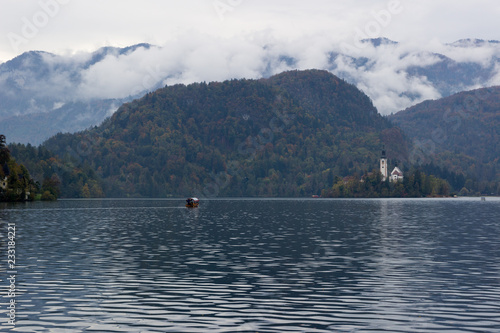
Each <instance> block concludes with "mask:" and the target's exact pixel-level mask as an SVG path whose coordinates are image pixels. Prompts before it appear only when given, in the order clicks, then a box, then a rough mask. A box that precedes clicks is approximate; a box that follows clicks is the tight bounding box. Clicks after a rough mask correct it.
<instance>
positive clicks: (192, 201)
mask: <svg viewBox="0 0 500 333" xmlns="http://www.w3.org/2000/svg"><path fill="white" fill-rule="evenodd" d="M199 205H200V200H199V199H198V198H187V199H186V207H187V208H196V207H198V206H199Z"/></svg>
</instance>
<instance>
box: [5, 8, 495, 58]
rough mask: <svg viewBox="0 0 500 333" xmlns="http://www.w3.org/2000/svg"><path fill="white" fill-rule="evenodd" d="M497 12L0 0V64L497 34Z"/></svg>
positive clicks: (444, 39)
mask: <svg viewBox="0 0 500 333" xmlns="http://www.w3.org/2000/svg"><path fill="white" fill-rule="evenodd" d="M499 17H500V2H499V1H498V0H418V1H417V0H308V1H303V0H301V1H299V0H265V1H264V0H182V1H180V0H176V1H174V0H141V1H138V0H136V1H132V0H0V62H4V61H7V60H9V59H12V58H13V57H15V56H17V55H19V54H21V53H23V52H25V51H30V50H43V51H48V52H52V53H57V54H67V53H70V54H72V53H75V52H78V51H94V50H96V49H98V48H99V47H102V46H119V47H123V46H129V45H133V44H137V43H143V42H146V43H151V44H155V45H159V46H163V45H167V44H168V45H175V43H172V41H182V40H189V39H204V38H210V39H212V38H214V37H215V39H213V40H219V41H221V42H223V41H224V40H235V39H238V38H241V39H246V40H248V39H252V40H256V41H258V42H260V43H262V44H266V43H272V41H275V40H280V41H283V40H286V41H288V42H293V41H294V40H297V41H301V43H303V41H304V40H315V39H317V38H319V37H321V38H323V39H326V40H328V41H331V42H335V41H346V40H347V41H354V40H356V39H362V38H366V37H370V38H374V37H379V36H384V37H388V38H390V39H392V40H396V41H400V42H406V43H430V42H432V41H439V42H442V43H450V42H454V41H456V40H459V39H463V38H480V39H495V40H499V39H500V29H499V28H500V23H499V22H500V21H499ZM214 47H217V46H216V45H215V46H214ZM304 47H305V48H306V47H307V45H304Z"/></svg>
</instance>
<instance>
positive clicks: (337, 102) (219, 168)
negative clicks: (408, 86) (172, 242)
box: [45, 70, 409, 197]
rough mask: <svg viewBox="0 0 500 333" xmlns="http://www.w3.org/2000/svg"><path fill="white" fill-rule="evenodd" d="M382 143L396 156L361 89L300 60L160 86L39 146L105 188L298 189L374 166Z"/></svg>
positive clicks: (242, 192) (123, 192) (145, 191)
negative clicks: (82, 168) (265, 71)
mask: <svg viewBox="0 0 500 333" xmlns="http://www.w3.org/2000/svg"><path fill="white" fill-rule="evenodd" d="M383 144H385V145H386V146H387V151H388V153H389V154H392V156H390V157H392V159H393V160H399V161H400V162H402V163H404V162H405V161H406V159H407V157H408V147H409V143H408V140H407V139H406V138H405V137H404V135H402V133H401V132H400V130H399V129H397V128H395V127H393V126H392V125H391V124H390V122H389V121H388V120H386V119H385V118H383V117H382V116H380V115H379V114H378V113H377V111H376V109H375V108H374V106H373V105H372V103H371V101H370V99H369V98H368V97H367V96H366V95H365V94H363V93H362V92H361V91H359V90H358V89H357V88H356V87H354V86H352V85H350V84H347V83H346V82H345V81H343V80H341V79H339V78H337V77H336V76H334V75H332V74H330V73H328V72H326V71H319V70H309V71H292V72H286V73H283V74H280V75H277V76H274V77H271V78H270V79H261V80H231V81H225V82H213V83H208V84H207V83H196V84H191V85H188V86H185V85H175V86H169V87H165V88H163V89H160V90H157V91H155V92H153V93H149V94H147V95H146V96H144V97H143V98H141V99H139V100H135V101H133V102H131V103H127V104H124V105H123V106H122V107H121V108H120V109H119V110H118V111H117V112H116V113H115V114H114V115H113V116H112V117H111V118H110V119H108V120H107V121H105V122H104V123H103V124H102V125H101V126H99V127H95V128H93V129H90V130H87V131H84V132H80V133H77V134H59V135H56V136H55V137H53V138H51V139H50V140H48V141H47V142H46V143H45V147H46V148H47V149H49V150H51V151H52V152H55V153H56V154H58V155H59V157H60V158H64V156H65V155H66V156H68V155H69V156H70V157H73V158H77V159H79V160H80V161H81V163H82V164H83V165H86V166H88V167H90V168H92V169H94V170H96V172H97V174H98V175H99V176H100V177H101V179H102V181H103V189H104V192H105V194H106V196H108V197H127V196H145V197H165V196H179V195H182V196H185V195H192V194H198V195H219V196H304V195H307V196H308V195H311V194H318V193H320V191H321V190H322V189H324V188H327V187H330V186H332V185H333V183H334V180H335V176H345V175H350V174H355V173H359V174H361V173H363V172H365V171H366V170H371V169H373V168H374V167H376V166H377V165H378V158H379V152H380V148H381V146H382V145H383ZM72 155H73V156H72Z"/></svg>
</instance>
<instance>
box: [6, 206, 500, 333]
mask: <svg viewBox="0 0 500 333" xmlns="http://www.w3.org/2000/svg"><path fill="white" fill-rule="evenodd" d="M183 204H184V203H183V200H80V201H59V202H55V203H30V204H15V205H14V204H13V205H6V204H4V205H2V206H0V230H1V232H0V235H1V238H0V249H1V250H0V251H1V252H0V254H1V262H0V276H1V279H2V281H1V284H2V286H1V289H0V296H1V297H0V302H1V304H0V331H2V330H3V331H9V330H12V331H14V332H261V333H262V332H369V331H370V332H500V200H499V199H490V198H488V199H487V201H486V202H481V201H480V199H436V200H434V199H432V200H431V199H425V200H323V199H317V200H210V201H203V202H202V203H201V206H200V208H198V209H191V210H188V209H186V208H184V207H183ZM8 223H13V224H15V226H16V241H17V242H16V263H17V275H16V288H17V289H18V290H17V293H16V303H17V306H16V326H15V327H13V326H7V312H8V305H7V302H8V301H9V299H8V298H7V289H8V287H7V286H8V282H7V271H8V269H7V255H6V249H7V237H6V234H7V224H8Z"/></svg>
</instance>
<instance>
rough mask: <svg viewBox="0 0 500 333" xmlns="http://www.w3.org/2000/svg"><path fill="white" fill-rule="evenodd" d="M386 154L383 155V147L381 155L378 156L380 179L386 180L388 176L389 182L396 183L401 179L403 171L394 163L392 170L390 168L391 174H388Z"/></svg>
mask: <svg viewBox="0 0 500 333" xmlns="http://www.w3.org/2000/svg"><path fill="white" fill-rule="evenodd" d="M388 168H389V166H388V165H387V156H386V155H385V148H384V149H383V150H382V157H381V158H380V173H381V174H382V181H384V182H385V181H386V180H387V178H389V181H390V182H393V183H397V182H399V181H403V171H401V169H399V168H398V166H397V165H396V166H395V167H394V170H392V172H391V175H390V177H389V175H388Z"/></svg>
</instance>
